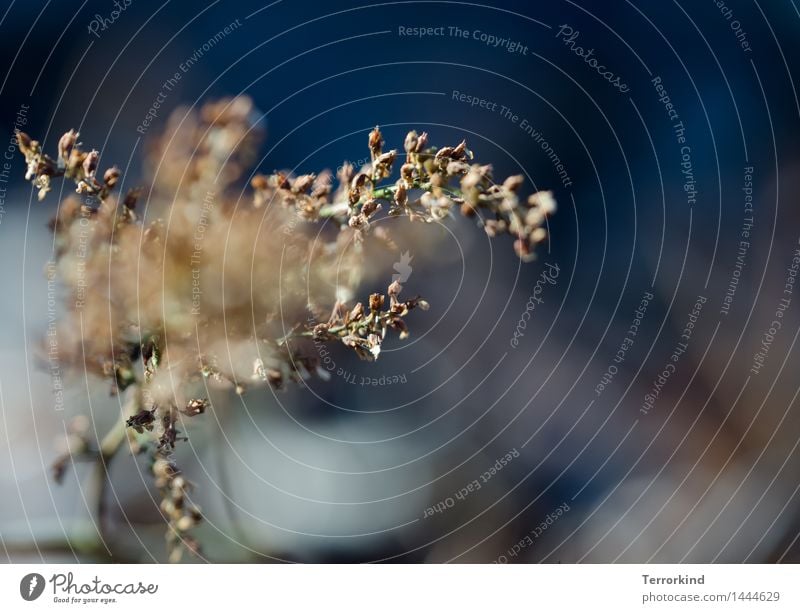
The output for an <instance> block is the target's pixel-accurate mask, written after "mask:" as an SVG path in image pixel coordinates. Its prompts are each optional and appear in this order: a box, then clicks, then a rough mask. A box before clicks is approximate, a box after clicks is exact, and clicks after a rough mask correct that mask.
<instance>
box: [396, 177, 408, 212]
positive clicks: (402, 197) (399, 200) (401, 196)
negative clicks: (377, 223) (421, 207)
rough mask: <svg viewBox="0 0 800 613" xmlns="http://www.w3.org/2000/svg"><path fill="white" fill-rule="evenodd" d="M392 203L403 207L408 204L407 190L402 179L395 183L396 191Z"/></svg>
mask: <svg viewBox="0 0 800 613" xmlns="http://www.w3.org/2000/svg"><path fill="white" fill-rule="evenodd" d="M394 201H395V203H396V204H397V206H405V205H406V203H407V202H408V190H407V189H406V183H405V181H404V180H403V179H401V180H399V181H398V182H397V189H396V190H395V192H394Z"/></svg>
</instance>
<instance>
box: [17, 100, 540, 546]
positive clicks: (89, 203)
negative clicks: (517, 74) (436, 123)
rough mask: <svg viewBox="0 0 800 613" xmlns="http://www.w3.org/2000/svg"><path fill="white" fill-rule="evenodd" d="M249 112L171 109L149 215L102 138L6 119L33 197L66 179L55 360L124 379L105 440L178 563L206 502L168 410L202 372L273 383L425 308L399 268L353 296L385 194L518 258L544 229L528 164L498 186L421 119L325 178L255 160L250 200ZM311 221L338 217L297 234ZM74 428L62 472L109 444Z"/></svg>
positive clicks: (56, 223)
mask: <svg viewBox="0 0 800 613" xmlns="http://www.w3.org/2000/svg"><path fill="white" fill-rule="evenodd" d="M176 114H177V112H176ZM180 115H182V116H186V115H187V112H181V113H180ZM256 117H257V115H256V112H255V110H254V108H253V105H252V102H251V101H250V100H249V99H248V98H245V97H239V98H234V99H227V100H221V101H219V102H215V103H210V104H206V105H205V106H204V107H202V108H201V109H200V111H199V112H188V119H183V120H182V121H179V120H178V119H170V120H169V125H168V129H167V130H166V132H165V135H164V136H163V137H162V138H160V139H159V140H157V141H156V142H154V143H153V144H152V150H151V154H150V159H151V160H154V161H156V164H155V165H154V166H153V168H152V170H151V176H150V177H149V178H148V181H147V184H148V185H149V189H148V192H147V193H146V196H147V203H148V209H147V210H148V211H150V210H155V211H157V213H158V215H157V217H156V218H155V219H154V220H152V221H145V220H143V219H140V217H139V215H138V214H137V205H138V203H139V200H140V199H141V198H142V196H143V194H144V192H143V191H142V190H140V189H129V190H128V191H127V192H126V193H125V194H124V196H123V195H119V194H118V193H117V188H118V185H119V184H120V181H121V176H120V171H119V170H118V169H117V168H116V167H110V168H108V169H107V170H105V171H103V172H102V173H100V168H101V158H100V155H99V153H98V152H97V151H94V150H89V151H87V150H85V149H84V148H83V147H82V145H81V143H80V142H79V140H78V139H79V135H78V134H77V133H76V132H74V131H72V130H70V131H69V132H67V133H65V134H64V135H63V136H62V137H61V139H60V140H59V143H58V154H57V156H56V157H55V158H52V157H50V156H48V155H47V154H45V153H44V152H43V150H42V147H41V144H40V143H39V142H37V141H35V140H33V139H31V138H30V137H29V136H28V135H27V134H25V133H23V132H18V133H17V141H18V143H19V149H20V151H21V152H22V153H23V155H24V156H25V161H26V163H27V171H26V175H25V176H26V179H28V180H29V181H31V182H32V183H33V185H34V186H35V187H36V188H37V190H38V195H39V198H40V199H42V198H44V197H45V196H46V195H47V193H48V191H49V190H50V189H51V186H52V182H53V180H54V179H56V178H59V177H63V178H65V179H68V180H70V181H73V182H74V183H75V185H76V189H75V191H76V194H77V195H76V196H70V197H69V198H67V199H66V200H65V201H64V202H63V203H62V204H61V206H60V207H59V211H58V214H57V216H56V218H55V219H54V220H53V223H52V228H53V231H54V233H55V237H56V248H57V254H56V255H57V267H58V268H57V270H58V273H59V276H60V280H61V282H62V283H63V284H64V286H65V287H66V288H67V290H68V291H69V293H70V295H71V299H72V300H71V302H69V303H68V304H69V306H70V308H69V310H68V311H67V313H66V315H65V316H64V317H63V319H62V320H61V322H60V325H59V328H58V338H59V350H60V352H61V353H62V354H66V355H65V357H66V359H65V360H64V361H65V362H67V363H69V362H73V363H74V364H76V365H77V364H79V365H83V364H85V365H86V367H87V368H88V369H89V370H91V371H92V372H93V373H94V374H96V375H99V376H100V377H103V378H106V379H108V380H109V381H110V383H111V388H112V393H119V392H122V391H124V390H129V391H128V392H126V393H128V394H129V402H127V403H126V409H125V414H124V415H123V420H124V422H122V423H124V427H123V428H122V429H121V432H123V436H115V437H113V440H112V441H111V442H112V443H114V442H115V443H116V447H119V445H120V444H121V443H122V442H123V441H124V440H126V439H127V440H128V442H129V444H130V446H131V448H132V449H133V450H134V451H137V452H147V453H149V455H150V458H151V467H152V473H153V476H154V479H155V482H156V485H157V487H158V489H159V491H160V493H161V496H162V504H161V510H162V512H163V514H164V516H165V518H166V520H167V522H168V524H169V530H168V545H169V557H170V560H173V561H177V560H179V559H180V556H181V555H182V552H183V551H185V550H188V551H192V552H197V551H198V544H197V542H196V541H195V540H194V539H193V538H192V537H191V536H190V535H189V531H190V530H191V528H193V527H194V526H195V525H196V524H197V522H199V521H200V517H201V513H200V510H199V509H198V508H197V507H196V506H195V505H193V504H191V502H190V501H189V492H190V490H191V487H190V485H189V483H188V481H186V480H185V478H184V477H183V476H182V474H181V472H180V470H179V469H178V468H177V467H176V466H175V464H174V461H173V458H172V450H173V449H174V447H175V444H176V443H177V442H178V441H179V440H181V438H182V437H181V435H180V431H179V429H178V422H179V420H180V419H183V418H192V417H194V416H196V415H199V414H201V413H203V412H205V411H206V410H207V409H208V408H211V407H209V406H208V401H207V400H206V399H204V398H202V397H199V395H198V394H197V391H198V387H202V384H203V382H205V384H207V385H219V386H228V387H230V388H232V389H234V390H236V392H237V393H242V392H244V391H245V390H246V389H247V388H248V387H251V386H257V385H269V386H272V387H274V388H281V387H283V386H284V385H285V384H286V383H287V382H288V381H299V380H301V379H304V378H306V377H308V376H309V375H312V374H314V373H317V372H321V370H320V363H319V353H318V352H317V351H315V350H314V344H315V343H317V344H318V343H320V342H331V343H341V344H343V345H344V346H346V347H348V348H350V349H352V350H353V351H355V352H356V354H357V355H358V356H359V357H360V358H363V359H366V360H375V359H377V358H378V356H379V354H380V350H381V346H382V343H383V342H384V339H385V338H386V335H387V332H388V331H389V330H394V331H395V332H397V333H398V335H399V337H400V338H401V339H402V338H406V337H407V336H408V334H409V329H408V326H407V324H406V316H407V315H408V314H409V312H410V311H412V310H413V309H415V308H417V307H419V308H422V309H427V308H428V304H427V302H425V301H424V300H422V299H420V298H412V299H405V300H401V298H400V291H401V287H400V284H399V283H397V282H394V283H392V284H391V285H390V286H389V287H388V288H387V291H386V295H384V294H372V295H371V296H370V297H369V300H368V301H367V302H366V305H365V304H363V303H361V302H356V303H354V304H353V303H352V298H351V297H352V296H353V295H355V292H356V291H357V289H358V286H359V283H360V281H361V276H362V272H363V261H362V260H363V256H362V250H361V244H362V243H363V241H365V240H367V239H368V237H369V236H370V235H374V236H375V238H376V239H378V240H380V241H383V243H384V244H387V245H391V244H392V241H391V237H389V236H388V234H387V232H386V230H385V228H383V227H375V224H374V222H375V220H376V218H377V216H378V215H379V213H380V211H381V210H383V209H384V207H385V208H386V209H387V212H386V214H387V215H389V216H405V217H407V218H408V219H409V220H410V221H412V222H425V223H431V222H439V221H441V220H443V219H445V218H447V217H449V216H451V215H452V214H453V213H455V212H460V213H461V214H462V215H464V216H467V217H470V218H473V219H474V220H475V221H476V223H477V224H479V225H481V226H482V227H483V228H484V230H485V231H486V232H487V233H488V234H489V235H490V236H496V235H503V234H506V235H509V236H511V237H512V238H513V241H514V249H515V251H516V253H517V254H518V255H519V257H521V258H522V259H524V260H529V259H532V258H533V256H534V248H535V245H536V244H537V243H540V242H541V241H543V240H544V239H545V238H546V232H545V229H544V224H545V221H546V219H547V216H548V215H550V214H551V213H553V211H554V210H555V203H554V201H553V198H552V195H551V194H550V193H549V192H539V193H536V194H533V195H532V196H530V197H528V198H527V199H524V198H521V197H520V194H519V192H520V188H521V186H522V177H521V176H513V177H509V178H508V179H506V180H505V181H503V182H502V183H499V184H498V183H495V182H494V181H493V179H492V168H491V166H488V165H480V164H476V163H473V161H472V159H473V154H472V152H471V151H470V150H469V149H467V145H466V143H465V142H464V141H462V142H461V143H459V144H458V145H456V146H451V147H441V148H436V147H433V146H431V145H429V144H428V134H427V133H426V132H423V133H422V134H418V133H417V132H415V131H412V132H409V133H408V135H407V136H406V138H405V141H404V144H403V149H404V152H405V156H404V158H403V156H402V155H401V154H398V152H397V150H395V149H392V150H389V151H384V145H385V142H384V138H383V135H382V134H381V131H380V129H379V128H377V127H376V128H375V129H374V130H372V131H371V132H370V133H369V136H368V147H369V152H370V160H371V163H370V164H369V165H368V166H366V167H364V168H362V169H360V170H358V171H356V169H355V168H353V166H352V165H350V164H349V163H345V164H343V166H342V167H341V168H340V170H339V172H338V176H337V179H338V181H337V185H336V187H335V188H334V185H333V177H332V176H331V174H330V173H329V172H327V171H325V172H322V173H319V174H305V175H300V176H293V175H292V174H291V173H287V172H275V173H273V174H269V175H262V174H257V175H255V177H254V178H253V179H252V181H251V182H250V184H251V188H252V199H251V200H250V201H249V202H243V201H239V200H235V199H234V198H233V195H234V194H235V193H236V190H235V189H233V188H234V186H235V184H236V183H237V181H239V179H240V178H241V177H242V175H243V173H244V172H245V170H246V169H247V168H248V167H249V165H250V164H252V161H253V158H254V155H255V152H256V149H257V146H258V141H259V130H258V126H257V123H256V122H255V118H256ZM401 158H403V159H402V164H401V165H400V169H399V178H397V179H396V180H394V181H392V179H391V177H392V174H393V170H394V167H395V165H396V164H398V163H400V161H401ZM319 224H325V225H326V226H328V227H331V228H333V229H334V230H335V231H334V232H328V233H327V234H323V233H314V232H310V231H308V230H309V229H312V228H313V226H315V225H319ZM323 235H324V236H325V238H324V239H321V238H320V236H323ZM354 246H355V247H354ZM342 271H347V274H343V273H342ZM331 280H335V282H333V283H332V282H331ZM387 296H388V300H387ZM325 314H329V315H327V316H326V315H325ZM314 322H324V323H314ZM78 439H79V440H80V441H82V443H80V444H78V445H77V446H76V447H75V448H72V449H70V450H68V451H67V454H66V455H65V456H63V457H62V458H61V459H60V460H59V462H58V463H57V466H56V473H57V476H59V477H60V476H62V475H63V468H64V465H65V462H66V460H67V459H68V458H70V457H71V458H74V457H99V458H100V459H101V460H102V463H103V466H105V463H106V462H107V461H109V460H110V459H111V457H113V455H114V452H115V451H116V447H114V445H110V446H109V445H106V448H105V449H103V450H97V451H92V450H91V445H90V444H89V442H88V439H87V438H86V437H84V438H80V437H78ZM103 475H105V472H103ZM100 504H102V502H101V503H100Z"/></svg>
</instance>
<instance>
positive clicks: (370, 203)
mask: <svg viewBox="0 0 800 613" xmlns="http://www.w3.org/2000/svg"><path fill="white" fill-rule="evenodd" d="M380 208H381V204H380V202H378V201H377V200H367V201H366V202H365V203H364V204H362V205H361V213H362V214H363V215H365V216H366V217H367V218H368V219H369V218H370V217H372V215H374V214H375V213H377V212H378V211H379V210H380Z"/></svg>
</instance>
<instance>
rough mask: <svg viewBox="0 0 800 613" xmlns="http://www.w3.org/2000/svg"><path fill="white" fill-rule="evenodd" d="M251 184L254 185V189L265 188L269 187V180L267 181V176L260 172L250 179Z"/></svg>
mask: <svg viewBox="0 0 800 613" xmlns="http://www.w3.org/2000/svg"><path fill="white" fill-rule="evenodd" d="M250 185H251V186H252V187H253V189H262V190H263V189H267V187H269V182H268V181H267V178H266V177H265V176H264V175H262V174H258V175H256V176H254V177H253V178H252V179H251V180H250Z"/></svg>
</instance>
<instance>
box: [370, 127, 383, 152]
mask: <svg viewBox="0 0 800 613" xmlns="http://www.w3.org/2000/svg"><path fill="white" fill-rule="evenodd" d="M381 151H383V135H382V134H381V131H380V128H379V127H378V126H375V129H374V130H373V131H372V132H370V133H369V152H370V153H371V154H372V158H373V159H375V158H376V157H378V156H379V155H380V154H381Z"/></svg>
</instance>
